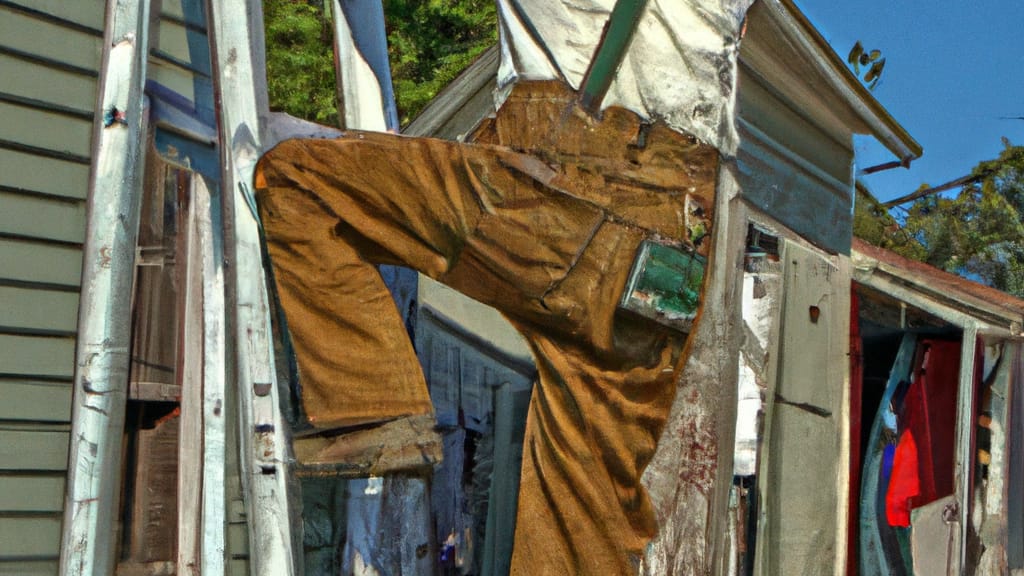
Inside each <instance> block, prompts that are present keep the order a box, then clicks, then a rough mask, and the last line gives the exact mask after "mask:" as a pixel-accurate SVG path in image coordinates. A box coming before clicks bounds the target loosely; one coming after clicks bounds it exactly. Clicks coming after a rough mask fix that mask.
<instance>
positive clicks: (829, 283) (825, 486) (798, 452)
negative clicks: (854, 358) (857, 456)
mask: <svg viewBox="0 0 1024 576" xmlns="http://www.w3.org/2000/svg"><path fill="white" fill-rule="evenodd" d="M783 258H784V259H785V260H784V262H785V280H784V288H783V289H784V299H783V309H782V323H781V328H780V343H779V352H778V354H779V360H778V362H779V364H778V377H777V378H776V380H775V382H774V383H773V384H774V385H773V386H772V385H770V388H769V390H768V396H769V402H768V410H767V413H766V420H769V422H768V424H769V427H768V430H767V432H766V437H765V438H764V445H765V446H766V447H767V454H766V455H765V457H764V458H763V459H762V465H761V469H760V470H759V475H760V476H762V478H761V479H760V482H761V483H762V493H763V500H762V504H763V507H764V510H765V515H766V518H765V519H764V520H763V525H762V527H761V528H762V530H763V533H762V536H759V538H758V549H759V551H763V554H761V557H762V558H763V563H762V564H761V566H760V569H761V570H762V572H763V573H765V574H801V573H804V574H830V573H832V572H833V567H834V565H836V554H837V546H838V545H839V539H838V535H839V526H840V525H841V523H840V520H841V519H840V518H839V517H837V512H838V510H837V508H841V506H839V507H837V506H836V503H837V502H840V503H842V502H843V501H844V498H843V497H842V496H841V495H840V494H838V492H837V487H838V486H839V474H840V473H841V471H840V466H841V465H842V464H844V463H845V462H846V460H845V459H843V458H842V456H841V455H842V453H843V439H842V430H841V427H842V426H843V425H844V423H843V418H842V416H841V411H842V400H843V398H842V395H841V391H842V388H843V382H844V373H845V372H844V369H843V368H842V365H843V362H841V361H837V356H838V357H839V358H844V357H845V353H846V352H847V351H848V348H847V345H848V342H847V340H846V339H844V338H843V337H842V336H841V335H842V334H846V333H847V332H848V329H847V328H846V327H847V324H846V322H847V321H848V318H849V314H850V311H849V307H848V304H847V305H846V306H845V308H844V303H843V300H842V298H841V297H840V296H839V295H838V293H839V292H841V291H848V290H849V285H850V280H849V277H848V276H844V274H843V273H842V271H841V270H840V269H838V268H837V267H836V266H835V265H834V264H833V263H832V262H830V261H829V260H826V259H825V258H823V257H822V256H821V255H819V254H818V253H816V252H815V251H812V250H809V249H806V248H803V247H801V246H799V245H798V244H796V243H794V242H786V245H785V251H784V253H783ZM843 540H845V537H844V538H843ZM839 565H842V562H840V563H839Z"/></svg>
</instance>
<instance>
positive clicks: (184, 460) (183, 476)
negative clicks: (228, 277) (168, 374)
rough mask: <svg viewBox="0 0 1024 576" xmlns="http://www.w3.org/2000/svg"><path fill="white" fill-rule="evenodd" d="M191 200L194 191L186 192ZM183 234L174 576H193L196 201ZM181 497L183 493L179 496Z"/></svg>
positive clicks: (199, 378) (197, 510)
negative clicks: (179, 406) (179, 430)
mask: <svg viewBox="0 0 1024 576" xmlns="http://www.w3.org/2000/svg"><path fill="white" fill-rule="evenodd" d="M190 196H192V197H193V198H195V196H196V195H195V194H191V195H190ZM186 216H187V219H186V221H185V233H184V235H181V236H179V245H178V256H177V257H178V258H181V259H183V261H184V262H185V273H184V274H183V276H184V281H183V282H182V286H181V291H180V292H181V295H180V298H179V303H180V305H181V320H180V322H181V331H182V336H181V340H180V342H181V346H182V350H181V353H180V357H181V363H180V364H179V367H180V378H179V382H180V383H181V436H180V439H179V444H178V494H179V499H178V574H182V575H185V574H192V573H193V572H195V570H196V569H197V568H198V567H199V566H201V565H202V552H203V551H202V547H201V542H202V538H201V534H202V522H201V519H202V499H201V498H197V497H195V496H194V492H195V490H196V487H197V486H202V485H203V450H202V445H203V365H204V362H203V252H202V242H201V240H200V238H199V231H198V228H199V217H198V215H197V213H196V205H195V203H193V204H191V205H190V206H189V207H188V209H187V212H186ZM182 496H184V497H182Z"/></svg>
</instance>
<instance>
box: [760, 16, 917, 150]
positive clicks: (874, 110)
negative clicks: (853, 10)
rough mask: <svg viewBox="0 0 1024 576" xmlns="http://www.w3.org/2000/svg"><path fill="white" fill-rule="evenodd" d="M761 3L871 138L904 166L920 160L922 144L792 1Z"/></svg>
mask: <svg viewBox="0 0 1024 576" xmlns="http://www.w3.org/2000/svg"><path fill="white" fill-rule="evenodd" d="M762 1H763V2H764V5H765V7H767V8H769V13H770V14H771V15H772V16H773V18H774V19H775V21H776V23H777V24H778V25H779V26H780V28H781V29H782V30H784V31H785V32H786V34H787V35H789V36H790V39H791V40H793V41H794V42H796V43H797V44H798V45H799V46H800V47H801V48H803V49H804V51H805V53H806V54H808V55H812V56H813V57H814V60H813V62H814V64H815V65H816V66H817V67H818V69H819V70H820V71H821V72H822V74H823V76H824V77H825V78H826V79H827V80H828V82H829V83H830V84H831V85H832V88H833V89H835V90H836V91H837V92H838V93H839V95H840V96H841V97H842V98H843V99H844V100H845V101H846V102H847V103H848V104H849V105H850V107H851V108H852V109H853V111H854V112H855V113H856V114H857V116H858V117H859V118H860V119H861V120H862V121H863V122H864V123H865V125H866V126H867V127H868V129H869V130H870V134H871V135H873V136H874V137H875V138H877V139H878V140H879V141H880V142H881V143H882V144H883V145H884V146H885V147H886V148H888V149H889V151H891V152H892V153H893V154H895V155H896V157H897V158H899V160H900V162H901V163H902V164H903V165H904V166H907V165H909V164H910V162H911V161H912V160H916V159H917V158H920V157H921V154H922V153H923V149H922V148H921V145H920V144H919V143H918V142H917V141H916V140H915V139H914V138H913V137H912V136H911V135H910V134H909V133H908V132H907V130H906V129H905V128H903V126H901V125H900V123H899V122H897V121H896V119H895V118H893V117H892V115H891V114H889V112H888V111H887V110H886V109H885V107H884V106H882V104H881V103H880V102H879V101H878V100H876V99H875V97H874V96H873V95H872V94H871V92H870V91H869V90H868V89H867V88H865V87H864V85H863V84H862V83H861V82H860V80H859V79H858V78H857V77H856V76H854V75H853V73H852V72H851V71H850V69H849V68H847V66H846V64H845V63H844V62H843V60H842V59H841V58H840V57H839V55H838V54H836V52H835V50H833V49H832V46H831V45H829V43H828V41H827V40H825V38H824V36H822V35H821V33H820V32H818V30H817V29H816V28H815V27H814V25H813V24H811V21H810V20H808V19H807V16H806V15H804V13H803V12H801V11H800V9H799V8H798V7H797V6H796V3H795V2H794V0H762Z"/></svg>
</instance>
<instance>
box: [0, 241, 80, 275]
mask: <svg viewBox="0 0 1024 576" xmlns="http://www.w3.org/2000/svg"><path fill="white" fill-rule="evenodd" d="M81 276H82V250H81V249H79V248H73V247H67V246H57V245H53V244H42V243H37V242H29V241H23V240H8V239H0V277H2V278H7V279H9V280H18V281H22V282H40V283H46V284H60V285H64V286H78V285H79V283H80V282H81Z"/></svg>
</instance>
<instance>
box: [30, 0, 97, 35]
mask: <svg viewBox="0 0 1024 576" xmlns="http://www.w3.org/2000/svg"><path fill="white" fill-rule="evenodd" d="M12 3H13V4H18V5H19V6H24V7H26V8H29V9H31V10H38V11H39V12H43V13H46V14H49V15H51V16H56V17H57V18H63V19H65V20H70V21H72V22H75V23H78V24H81V25H82V26H88V27H89V28H92V29H94V30H103V19H104V17H105V16H106V13H107V5H106V2H105V0H75V1H74V2H68V0H13V1H12Z"/></svg>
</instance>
